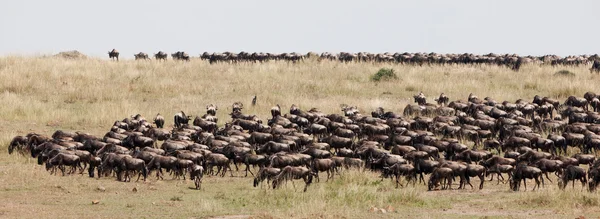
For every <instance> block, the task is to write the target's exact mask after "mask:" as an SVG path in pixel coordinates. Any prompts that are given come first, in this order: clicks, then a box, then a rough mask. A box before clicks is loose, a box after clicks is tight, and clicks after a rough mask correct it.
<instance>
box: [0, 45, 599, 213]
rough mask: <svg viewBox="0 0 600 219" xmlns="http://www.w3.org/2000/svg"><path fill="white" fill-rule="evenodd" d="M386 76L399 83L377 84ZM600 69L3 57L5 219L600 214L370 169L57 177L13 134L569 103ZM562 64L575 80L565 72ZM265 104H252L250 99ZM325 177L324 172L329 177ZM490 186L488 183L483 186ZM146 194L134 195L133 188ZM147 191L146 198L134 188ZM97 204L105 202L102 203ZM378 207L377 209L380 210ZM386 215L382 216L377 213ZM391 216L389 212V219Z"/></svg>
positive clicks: (533, 196)
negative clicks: (274, 114)
mask: <svg viewBox="0 0 600 219" xmlns="http://www.w3.org/2000/svg"><path fill="white" fill-rule="evenodd" d="M380 68H392V69H394V71H395V73H396V74H397V76H398V79H395V80H391V81H384V82H373V81H371V80H370V76H371V75H373V74H374V73H375V72H377V71H378V70H379V69H380ZM588 68H589V66H587V67H586V66H580V67H569V66H557V67H552V66H540V65H530V66H524V67H522V68H521V70H520V71H519V72H514V71H512V70H510V69H507V68H505V67H498V66H489V65H481V66H480V65H446V66H437V65H436V66H427V65H424V66H408V65H396V64H372V63H339V62H329V61H324V62H318V61H316V60H306V61H304V62H302V63H297V64H292V63H286V62H268V63H240V64H226V63H219V64H213V65H210V64H208V63H207V62H204V61H201V60H197V59H194V60H192V61H190V62H175V61H171V60H169V61H166V62H156V61H133V60H121V61H119V62H113V61H108V60H101V59H61V58H56V57H0V78H1V80H0V103H2V104H1V106H0V122H1V124H2V125H1V126H0V145H2V146H1V148H2V150H0V217H1V218H160V217H166V218H206V217H208V218H210V217H222V218H239V217H248V216H249V217H253V218H481V217H486V218H576V217H580V216H584V217H585V218H597V217H599V216H600V195H599V193H598V192H593V193H590V192H588V191H587V190H582V189H581V186H580V184H579V183H576V185H575V188H572V187H571V186H570V185H569V186H568V187H567V188H566V189H565V190H564V191H563V190H560V189H559V188H558V186H557V183H556V182H557V180H554V179H556V177H555V176H551V178H552V179H553V182H554V183H549V182H546V185H545V187H543V188H541V189H540V190H536V191H531V187H533V185H534V183H532V182H531V181H530V183H528V184H530V186H531V187H528V190H527V191H520V192H513V191H510V189H509V186H508V185H507V184H502V183H501V184H500V185H496V181H493V182H486V184H485V185H484V188H483V189H482V190H477V189H471V188H470V187H467V189H464V190H444V191H427V187H426V186H425V185H423V184H417V185H415V186H413V185H408V186H407V187H400V188H398V189H396V188H395V184H394V183H393V182H392V181H390V180H389V179H386V180H383V181H381V178H380V177H379V176H380V175H379V174H377V173H372V172H369V171H365V172H362V171H358V170H350V171H342V172H341V174H340V175H339V176H338V175H336V176H335V178H334V179H333V180H330V181H329V182H325V180H321V182H319V183H313V184H311V185H310V187H309V188H308V191H307V192H302V189H301V188H302V186H303V183H302V182H296V185H295V187H296V188H294V186H292V185H291V183H288V184H287V185H285V186H283V188H281V189H278V190H273V189H270V188H268V186H267V185H265V184H263V186H262V187H253V186H252V177H243V172H242V171H240V172H234V177H229V176H226V177H223V178H222V177H216V176H205V177H204V183H203V184H202V190H200V191H198V190H195V189H193V186H194V185H193V182H192V181H190V180H189V179H188V180H186V181H184V180H171V179H170V177H165V180H160V181H157V180H156V177H154V176H150V177H149V178H148V181H147V182H142V181H139V182H137V183H136V182H119V181H116V180H115V178H113V177H108V178H100V179H98V178H89V177H88V176H87V175H79V174H72V175H67V176H60V174H58V175H50V174H49V173H48V172H47V171H46V170H45V168H44V167H43V166H39V165H37V164H36V160H35V159H33V158H29V157H27V156H22V155H19V154H12V155H9V154H8V151H7V145H8V144H9V141H10V140H11V138H12V137H13V136H15V135H26V134H27V133H30V132H37V133H44V134H48V135H50V134H52V133H53V132H54V131H55V130H58V129H62V130H73V131H85V132H89V133H91V134H94V135H97V136H103V135H104V133H106V132H107V131H108V130H109V129H110V127H111V126H112V124H113V122H114V121H116V120H121V119H123V118H125V117H128V116H131V115H135V114H138V113H139V114H142V115H143V116H145V117H146V118H149V119H151V118H153V117H154V116H155V115H156V114H157V113H161V114H163V115H165V117H166V118H167V127H171V126H172V125H173V119H172V118H173V117H172V115H174V114H175V113H176V112H179V111H184V112H186V114H188V115H192V116H195V115H202V114H204V112H205V106H206V105H207V104H211V103H213V104H216V105H217V106H218V107H219V110H218V112H217V116H218V117H219V125H220V126H222V125H223V124H224V123H225V122H227V121H230V118H229V115H228V113H230V112H231V104H232V103H233V102H236V101H241V102H242V103H244V106H245V107H244V113H247V114H256V115H258V116H259V117H260V118H263V119H267V118H269V117H270V114H269V110H270V109H271V107H272V106H274V105H275V104H279V105H280V106H281V107H282V110H283V111H284V112H283V113H285V111H288V110H289V107H290V106H291V105H292V104H296V105H298V106H299V107H300V108H302V109H310V108H312V107H317V108H319V109H320V110H321V111H323V112H324V113H341V111H340V104H348V105H356V106H357V107H358V108H359V109H360V110H361V112H362V113H363V114H369V113H370V112H371V111H372V110H374V109H375V108H377V107H383V108H384V109H386V110H390V111H394V112H397V113H399V114H401V112H402V110H403V109H404V107H405V106H406V105H407V104H409V103H412V95H415V94H417V93H418V92H423V93H424V94H425V95H427V97H428V100H429V101H431V102H432V100H433V97H434V96H437V95H439V94H440V93H442V92H444V93H445V94H446V95H447V96H448V97H449V98H450V100H451V101H452V100H457V99H463V100H464V99H466V98H467V96H468V95H469V93H473V94H475V95H477V96H479V97H481V98H483V97H487V96H489V97H493V98H494V99H495V100H498V101H500V102H501V101H503V100H507V101H511V102H514V101H515V100H517V99H521V98H522V99H525V100H528V101H531V100H532V99H533V96H534V95H536V94H537V95H541V96H549V97H553V98H557V99H559V100H561V102H562V101H564V99H565V98H566V97H568V96H570V95H576V96H582V95H583V94H584V93H585V92H586V91H596V92H597V91H598V86H597V84H598V81H600V76H598V75H596V74H590V72H589V71H588ZM560 70H568V71H570V72H572V73H574V74H573V75H571V76H563V75H556V74H555V73H556V72H558V71H560ZM254 95H256V96H257V104H256V105H255V106H251V104H250V101H251V100H252V97H253V96H254ZM322 178H324V177H322ZM473 180H474V181H475V183H473V184H476V183H479V182H478V179H473ZM134 188H135V189H134ZM134 190H135V191H134ZM92 201H97V202H98V204H92ZM375 208H377V209H375ZM374 209H375V210H374ZM379 209H384V210H385V213H384V212H382V211H381V210H379Z"/></svg>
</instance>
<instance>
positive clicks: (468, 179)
mask: <svg viewBox="0 0 600 219" xmlns="http://www.w3.org/2000/svg"><path fill="white" fill-rule="evenodd" d="M465 181H466V182H467V184H468V185H469V186H471V189H473V185H472V184H471V177H469V176H466V177H465ZM466 187H467V186H466V185H465V186H464V187H463V189H465V188H466Z"/></svg>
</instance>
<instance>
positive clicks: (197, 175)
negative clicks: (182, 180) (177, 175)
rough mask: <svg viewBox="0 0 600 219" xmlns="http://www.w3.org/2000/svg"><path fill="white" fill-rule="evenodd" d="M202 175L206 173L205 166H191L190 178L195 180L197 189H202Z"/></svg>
mask: <svg viewBox="0 0 600 219" xmlns="http://www.w3.org/2000/svg"><path fill="white" fill-rule="evenodd" d="M202 175H204V168H202V166H200V165H194V166H192V167H191V168H190V180H193V181H194V185H195V186H196V189H197V190H200V189H201V186H202Z"/></svg>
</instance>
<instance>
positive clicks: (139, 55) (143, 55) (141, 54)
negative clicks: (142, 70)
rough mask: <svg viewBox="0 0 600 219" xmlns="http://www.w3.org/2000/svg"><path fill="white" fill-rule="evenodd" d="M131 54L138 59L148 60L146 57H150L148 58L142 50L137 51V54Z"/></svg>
mask: <svg viewBox="0 0 600 219" xmlns="http://www.w3.org/2000/svg"><path fill="white" fill-rule="evenodd" d="M133 56H134V57H135V60H139V59H142V60H148V59H150V58H148V54H146V53H143V52H139V53H137V54H133Z"/></svg>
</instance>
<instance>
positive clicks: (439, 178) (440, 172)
mask: <svg viewBox="0 0 600 219" xmlns="http://www.w3.org/2000/svg"><path fill="white" fill-rule="evenodd" d="M453 178H454V171H452V169H450V168H447V167H440V168H435V169H434V170H433V172H432V173H431V176H429V182H428V183H427V190H429V191H431V190H434V189H435V188H436V187H437V186H438V185H439V184H440V182H441V183H442V189H452V180H453Z"/></svg>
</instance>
